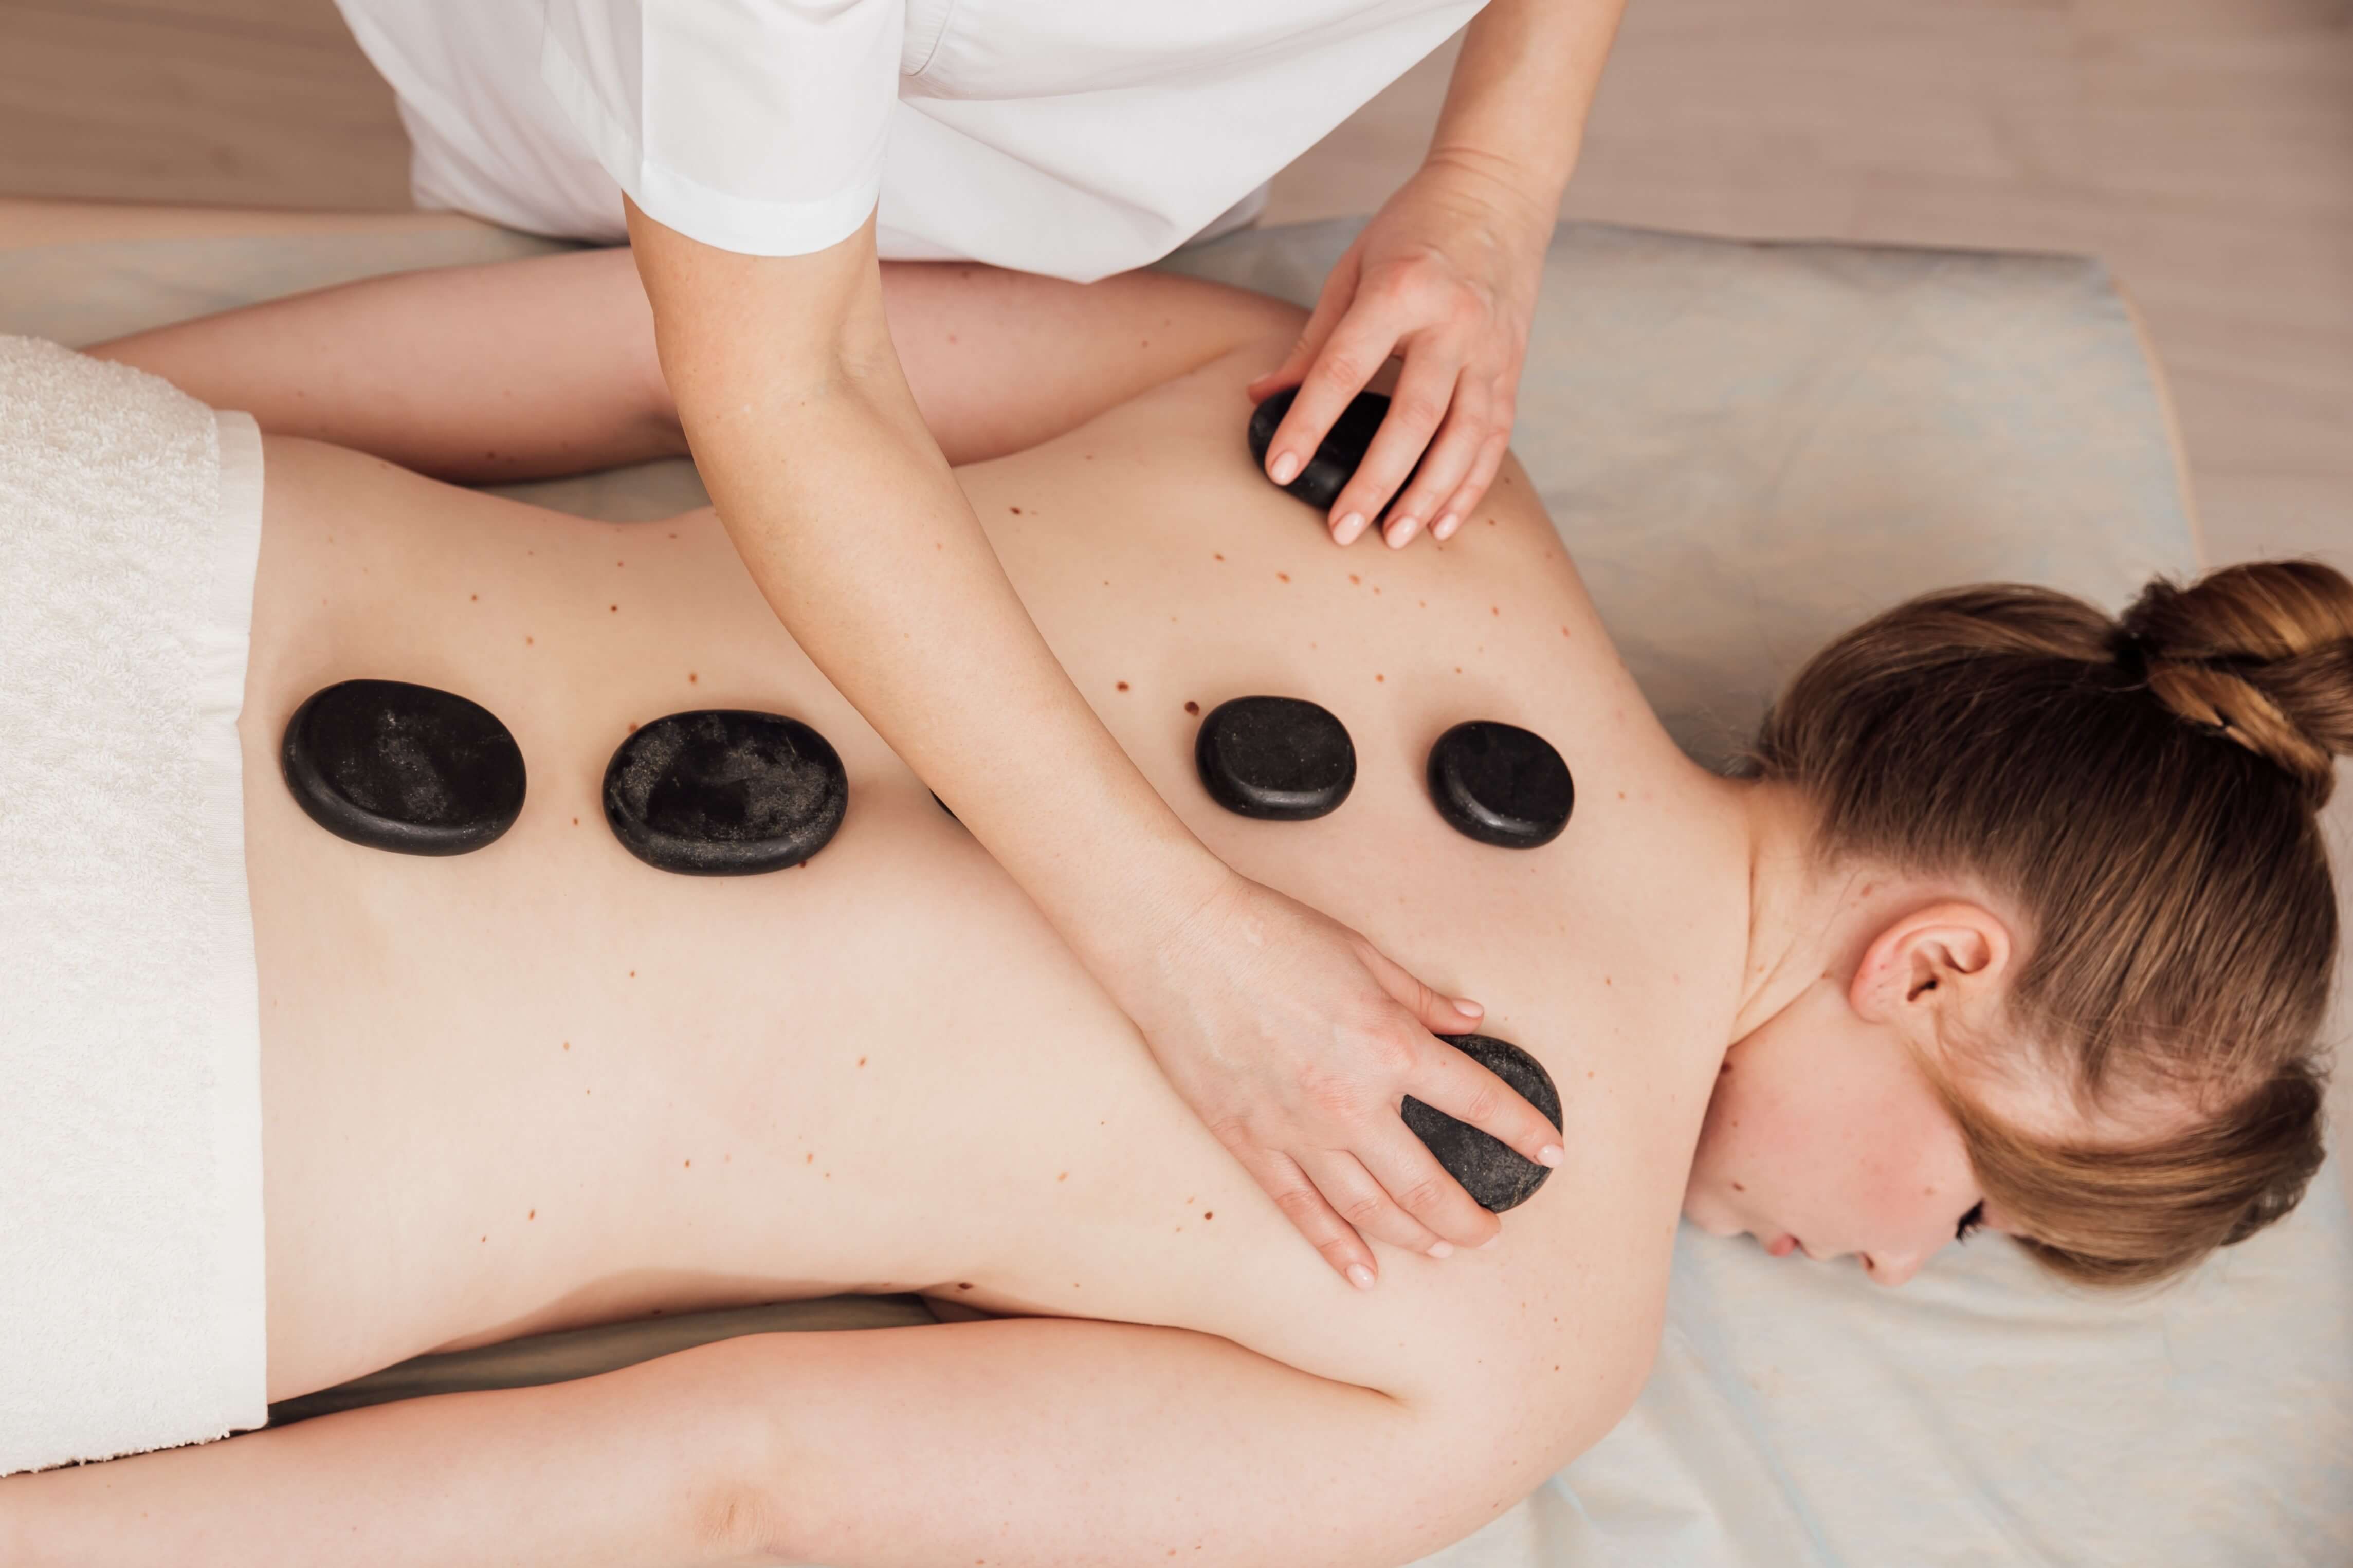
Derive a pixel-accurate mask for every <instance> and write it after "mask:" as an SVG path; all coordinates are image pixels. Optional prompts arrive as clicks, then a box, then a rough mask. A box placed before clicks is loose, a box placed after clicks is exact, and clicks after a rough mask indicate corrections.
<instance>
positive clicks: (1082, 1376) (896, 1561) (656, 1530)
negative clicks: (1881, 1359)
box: [0, 1318, 1567, 1568]
mask: <svg viewBox="0 0 2353 1568" xmlns="http://www.w3.org/2000/svg"><path fill="white" fill-rule="evenodd" d="M1563 1430H1565V1428H1556V1426H1554V1424H1552V1423H1550V1422H1546V1423H1544V1424H1541V1425H1538V1426H1532V1427H1530V1428H1527V1429H1524V1430H1521V1431H1518V1432H1512V1433H1505V1432H1502V1431H1499V1430H1498V1429H1497V1423H1495V1422H1494V1421H1493V1420H1492V1419H1489V1420H1487V1421H1484V1422H1478V1423H1474V1422H1472V1421H1467V1420H1461V1419H1457V1418H1455V1417H1453V1416H1451V1415H1450V1416H1448V1417H1446V1418H1444V1419H1440V1418H1439V1417H1436V1416H1433V1415H1425V1414H1421V1413H1419V1412H1418V1411H1417V1410H1416V1409H1415V1408H1414V1407H1412V1406H1410V1405H1407V1404H1404V1403H1401V1402H1399V1401H1398V1400H1396V1399H1392V1398H1391V1397H1390V1396H1388V1394H1381V1393H1377V1392H1375V1391H1373V1390H1371V1389H1366V1388H1360V1387H1356V1386H1353V1385H1351V1384H1341V1383H1334V1382H1329V1381H1327V1380H1324V1379H1322V1378H1317V1377H1313V1376H1310V1375H1309V1374H1307V1373H1303V1372H1299V1371H1297V1370H1295V1369H1293V1368H1292V1367H1288V1366H1285V1365H1282V1363H1277V1362H1273V1361H1270V1360H1268V1359H1266V1358H1265V1357H1262V1356H1260V1355H1257V1354H1254V1353H1252V1352H1249V1351H1246V1350H1243V1349H1241V1348H1240V1346H1238V1345H1235V1344H1233V1343H1232V1342H1229V1341H1226V1340H1221V1339H1218V1338H1215V1337H1212V1336H1210V1335H1207V1334H1198V1333H1193V1332H1190V1331H1185V1330H1180V1329H1160V1328H1145V1327H1140V1326H1137V1325H1134V1324H1126V1323H1105V1322H1096V1321H1090V1320H1085V1319H1050V1318H1009V1319H1003V1320H999V1321H990V1322H979V1323H956V1324H948V1325H943V1326H941V1327H939V1328H927V1329H882V1330H867V1331H849V1332H834V1333H795V1334H759V1335H752V1336H748V1337H745V1338H743V1339H738V1340H728V1341H722V1342H718V1343H715V1344H709V1345H703V1346H700V1347H698V1348H697V1349H694V1350H691V1351H683V1352H679V1353H678V1354H675V1355H670V1356H664V1357H662V1358H660V1359H659V1360H656V1361H651V1362H647V1363H643V1364H642V1365H638V1366H634V1367H628V1368H624V1369H623V1370H621V1371H619V1372H614V1373H606V1374H604V1375H603V1376H600V1377H593V1378H586V1379H583V1380H581V1381H579V1382H576V1383H567V1384H551V1385H549V1386H546V1387H541V1388H523V1389H506V1390H501V1391H498V1392H495V1393H484V1394H444V1395H441V1396H438V1397H436V1398H430V1399H418V1400H411V1401H406V1402H403V1403H400V1404H395V1405H376V1406H374V1407H372V1408H369V1409H364V1410H353V1411H348V1412H345V1413H344V1414H343V1415H329V1416H322V1417H321V1418H319V1419H318V1420H315V1421H307V1422H304V1423H302V1424H301V1425H300V1426H291V1427H287V1428H284V1429H281V1430H276V1431H267V1432H260V1433H256V1434H253V1435H251V1436H244V1437H237V1438H232V1439H230V1440H229V1441H227V1442H224V1443H209V1444H205V1445H202V1446H199V1447H190V1448H176V1449H172V1450H170V1451H168V1452H165V1453H160V1454H148V1455H142V1456H140V1457H138V1458H129V1459H117V1460H114V1461H112V1462H111V1463H109V1464H104V1465H91V1466H85V1467H82V1468H78V1469H67V1470H51V1471H47V1472H45V1473H43V1474H40V1475H35V1476H17V1477H12V1478H10V1479H7V1480H5V1481H0V1551H5V1552H6V1556H5V1561H6V1562H7V1563H8V1564H9V1568H53V1565H60V1568H61V1565H64V1564H72V1565H73V1568H112V1565H114V1564H122V1565H124V1568H152V1565H153V1564H156V1563H170V1564H172V1565H173V1568H313V1565H315V1564H319V1563H334V1564H336V1565H337V1568H401V1565H404V1564H414V1565H416V1568H470V1565H472V1564H483V1565H485V1568H487V1565H490V1564H501V1565H506V1564H517V1563H525V1564H530V1565H531V1568H558V1565H571V1564H580V1565H589V1564H610V1565H611V1568H688V1565H690V1564H697V1563H712V1564H720V1563H827V1564H828V1565H829V1568H938V1565H939V1564H942V1563H965V1562H986V1563H990V1564H1007V1565H1008V1568H1009V1565H1012V1564H1029V1565H1041V1568H1042V1565H1050V1564H1069V1565H1071V1568H1077V1565H1080V1564H1085V1565H1087V1568H1112V1565H1116V1568H1136V1565H1140V1564H1145V1563H1166V1562H1169V1561H1172V1560H1173V1561H1175V1562H1178V1563H1185V1564H1188V1565H1191V1568H1213V1565H1214V1568H1227V1565H1240V1564H1263V1565H1265V1568H1317V1565H1322V1564H1328V1565H1330V1568H1371V1565H1373V1564H1386V1563H1406V1562H1409V1561H1411V1560H1413V1559H1415V1558H1418V1557H1421V1556H1423V1555H1425V1554H1427V1553H1429V1552H1434V1551H1436V1550H1438V1549H1439V1548H1440V1547H1441V1546H1443V1545H1445V1544H1446V1543H1447V1542H1451V1541H1454V1540H1457V1539H1459V1538H1461V1536H1464V1535H1467V1534H1469V1533H1470V1532H1471V1531H1473V1530H1475V1529H1477V1528H1478V1527H1479V1526H1481V1525H1482V1524H1483V1523H1485V1522H1486V1521H1488V1520H1489V1519H1492V1518H1493V1517H1494V1515H1496V1514H1497V1513H1500V1512H1502V1511H1503V1510H1504V1509H1506V1508H1509V1507H1510V1506H1511V1505H1512V1503H1513V1502H1514V1501H1515V1500H1518V1499H1519V1498H1520V1497H1522V1496H1523V1495H1525V1493H1526V1492H1527V1491H1528V1490H1529V1489H1531V1488H1533V1487H1535V1485H1536V1484H1537V1483H1538V1482H1540V1481H1541V1480H1542V1479H1543V1478H1544V1477H1545V1476H1546V1474H1548V1473H1550V1471H1551V1470H1553V1469H1555V1468H1557V1467H1558V1466H1559V1465H1560V1464H1562V1463H1563V1462H1565V1460H1566V1458H1567V1452H1566V1451H1565V1449H1564V1447H1563V1442H1562V1431H1563Z"/></svg>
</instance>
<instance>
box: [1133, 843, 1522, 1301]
mask: <svg viewBox="0 0 2353 1568" xmlns="http://www.w3.org/2000/svg"><path fill="white" fill-rule="evenodd" d="M1158 955H1159V956H1158V958H1157V961H1156V973H1150V974H1146V975H1142V976H1135V977H1133V978H1132V981H1131V983H1130V984H1123V985H1119V986H1118V987H1117V988H1118V989H1119V990H1121V991H1122V992H1123V993H1124V994H1123V995H1122V997H1121V1002H1122V1005H1124V1006H1125V1007H1126V1008H1127V1010H1128V1012H1129V1014H1130V1016H1132V1017H1134V1020H1135V1022H1136V1024H1137V1026H1139V1027H1140V1028H1141V1029H1142V1030H1143V1031H1144V1034H1145V1038H1146V1040H1147V1041H1148V1042H1149V1043H1150V1045H1151V1047H1152V1050H1153V1053H1154V1055H1155V1057H1156V1058H1158V1060H1159V1063H1160V1066H1161V1070H1162V1071H1163V1072H1164V1073H1166V1075H1167V1078H1168V1079H1169V1081H1170V1083H1172V1084H1173V1085H1175V1087H1176V1091H1177V1092H1178V1093H1179V1094H1181V1095H1182V1096H1184V1098H1185V1099H1186V1100H1187V1102H1188V1103H1189V1104H1190V1105H1191V1106H1192V1107H1193V1110H1195V1112H1196V1113H1197V1114H1198V1115H1199V1116H1200V1118H1201V1120H1202V1121H1203V1122H1204V1123H1205V1124H1206V1125H1207V1126H1208V1129H1209V1131H1211V1132H1212V1133H1213V1134H1215V1135H1216V1137H1217V1138H1218V1140H1219V1142H1221V1143H1223V1144H1225V1146H1226V1147H1227V1148H1228V1149H1229V1150H1230V1151H1231V1152H1233V1154H1234V1156H1235V1158H1237V1159H1238V1160H1240V1162H1241V1163H1242V1166H1243V1168H1244V1169H1246V1170H1248V1171H1249V1172H1250V1175H1251V1176H1252V1178H1254V1179H1255V1180H1256V1181H1257V1182H1258V1184H1259V1185H1260V1186H1261V1187H1263V1188H1265V1189H1266V1191H1267V1193H1268V1194H1269V1195H1270V1196H1271V1197H1272V1198H1273V1199H1274V1201H1275V1203H1276V1204H1277V1205H1280V1206H1281V1208H1282V1212H1283V1213H1284V1214H1285V1215H1288V1216H1289V1217H1290V1219H1291V1223H1292V1224H1293V1225H1294V1226H1298V1227H1299V1230H1300V1233H1301V1234H1302V1235H1303V1236H1304V1237H1307V1239H1308V1240H1309V1241H1310V1242H1311V1243H1313V1244H1314V1247H1315V1249H1316V1250H1317V1251H1318V1252H1320V1253H1322V1254H1323V1255H1324V1260H1325V1261H1326V1262H1328V1263H1330V1264H1331V1266H1332V1267H1333V1268H1334V1269H1335V1270H1336V1271H1337V1272H1339V1273H1340V1274H1341V1275H1342V1276H1343V1277H1345V1278H1346V1279H1348V1280H1349V1281H1350V1282H1351V1283H1352V1284H1354V1285H1356V1286H1357V1287H1358V1288H1359V1289H1371V1288H1372V1286H1373V1283H1374V1280H1375V1278H1376V1276H1377V1263H1376V1262H1375V1259H1374V1257H1373V1252H1372V1248H1371V1247H1370V1246H1369V1245H1368V1244H1367V1242H1366V1237H1379V1238H1380V1239H1381V1240H1383V1241H1386V1242H1388V1243H1389V1244H1391V1245H1392V1246H1396V1247H1405V1248H1407V1249H1408V1250H1409V1251H1413V1252H1421V1253H1433V1254H1434V1255H1435V1256H1438V1257H1441V1258H1442V1257H1444V1256H1446V1254H1447V1253H1448V1251H1450V1250H1451V1248H1452V1247H1480V1246H1483V1245H1485V1244H1486V1243H1487V1242H1489V1241H1492V1240H1493V1239H1494V1237H1496V1235H1497V1234H1498V1232H1499V1231H1500V1229H1501V1226H1502V1222H1501V1221H1499V1220H1498V1219H1497V1218H1496V1217H1495V1215H1493V1214H1492V1213H1490V1212H1489V1211H1487V1210H1486V1209H1483V1208H1482V1207H1480V1206H1479V1205H1478V1203H1477V1202H1476V1201H1475V1200H1473V1199H1472V1196H1471V1194H1469V1193H1467V1192H1465V1191H1463V1189H1462V1186H1461V1183H1459V1182H1457V1181H1456V1180H1455V1179H1454V1178H1453V1177H1452V1176H1451V1175H1450V1174H1448V1173H1447V1171H1446V1169H1445V1167H1444V1166H1442V1165H1440V1163H1438V1161H1437V1158H1436V1157H1435V1156H1433V1155H1432V1154H1431V1153H1430V1150H1429V1148H1428V1147H1427V1146H1425V1145H1424V1144H1423V1143H1422V1142H1421V1140H1420V1139H1419V1138H1417V1137H1415V1136H1414V1134H1413V1132H1412V1131H1411V1130H1410V1129H1409V1128H1408V1127H1407V1126H1406V1124H1405V1122H1404V1121H1403V1120H1402V1119H1401V1118H1400V1116H1399V1114H1398V1105H1399V1101H1400V1100H1402V1099H1403V1098H1404V1097H1405V1096H1406V1095H1409V1094H1410V1095H1411V1096H1413V1097H1414V1098H1415V1099H1416V1100H1420V1101H1422V1102H1423V1103H1424V1104H1426V1105H1429V1106H1431V1107H1433V1108H1434V1109H1436V1110H1442V1111H1444V1112H1445V1113H1446V1114H1447V1115H1449V1116H1451V1117H1454V1118H1455V1119H1456V1120H1458V1121H1466V1122H1469V1123H1470V1124H1471V1125H1472V1126H1474V1127H1477V1128H1479V1129H1480V1130H1481V1131H1485V1132H1487V1133H1489V1134H1491V1135H1493V1137H1495V1138H1497V1139H1499V1140H1501V1141H1502V1142H1504V1143H1505V1144H1507V1145H1509V1146H1510V1147H1512V1148H1514V1149H1516V1150H1518V1151H1519V1152H1521V1153H1523V1154H1525V1155H1526V1156H1527V1157H1528V1158H1529V1159H1531V1160H1536V1161H1538V1162H1539V1163H1544V1164H1547V1165H1556V1164H1558V1163H1560V1152H1559V1140H1560V1132H1559V1131H1558V1130H1557V1129H1556V1128H1555V1127H1554V1126H1553V1124H1552V1123H1551V1122H1550V1121H1546V1119H1545V1116H1544V1114H1543V1112H1541V1111H1539V1110H1536V1108H1535V1106H1533V1105H1531V1104H1529V1103H1528V1102H1527V1100H1525V1099H1523V1098H1522V1097H1521V1096H1520V1094H1519V1093H1518V1091H1516V1090H1514V1089H1512V1088H1511V1086H1510V1085H1508V1084H1506V1083H1504V1080H1503V1079H1499V1078H1497V1077H1496V1076H1495V1075H1494V1074H1493V1073H1491V1072H1489V1071H1488V1070H1487V1069H1486V1068H1483V1067H1481V1066H1480V1065H1479V1064H1478V1063H1477V1062H1475V1061H1473V1060H1472V1059H1471V1058H1469V1057H1467V1056H1464V1055H1463V1054H1462V1053H1461V1051H1458V1050H1456V1049H1455V1048H1454V1047H1452V1046H1450V1045H1448V1044H1446V1043H1445V1042H1444V1041H1442V1040H1440V1039H1439V1038H1437V1037H1436V1036H1437V1033H1445V1034H1461V1033H1464V1032H1465V1031H1467V1030H1470V1029H1472V1028H1474V1027H1476V1026H1477V1025H1478V1022H1479V1018H1480V1010H1479V1008H1478V1005H1477V1004H1475V1003H1458V1002H1456V1001H1455V1000H1454V999H1453V998H1451V997H1448V996H1443V995H1440V994H1438V993H1437V992H1435V991H1432V990H1431V989H1430V987H1429V986H1427V985H1425V984H1422V983H1421V982H1420V981H1419V980H1417V979H1415V978H1414V977H1413V976H1412V975H1411V974H1409V973H1406V971H1404V970H1403V969H1401V968H1399V967H1398V965H1397V964H1396V963H1391V962H1390V961H1389V960H1388V958H1387V957H1385V956H1383V955H1382V953H1381V952H1380V951H1379V950H1378V949H1377V948H1375V947H1374V946H1373V944H1372V943H1371V942H1366V940H1365V939H1364V938H1363V937H1362V936H1359V935H1358V934H1357V933H1356V932H1355V931H1350V930H1349V929H1348V928H1347V927H1345V926H1343V925H1341V924H1339V923H1338V922H1337V921H1332V920H1329V919H1327V918H1325V917H1324V916H1323V915H1320V914H1318V913H1316V912H1315V911H1314V910H1311V909H1309V908H1307V907H1306V906H1305V905H1303V904H1301V903H1298V902H1297V901H1295V900H1292V899H1288V898H1285V897H1284V896H1283V895H1282V894H1281V893H1278V892H1275V891H1274V890H1273V889H1270V888H1266V887H1263V886H1261V885H1260V884H1259V883H1256V882H1253V881H1250V879H1247V878H1244V877H1241V876H1240V875H1237V874H1230V873H1229V877H1228V879H1227V880H1226V881H1225V882H1224V884H1223V885H1222V886H1221V887H1220V888H1219V890H1218V892H1217V893H1216V894H1215V895H1214V896H1213V897H1212V898H1210V899H1209V900H1208V902H1206V903H1204V904H1203V905H1201V906H1200V907H1199V908H1198V909H1197V910H1194V911H1193V912H1192V913H1191V915H1190V916H1189V917H1187V919H1186V920H1185V921H1183V923H1182V924H1181V925H1180V926H1179V927H1178V929H1177V930H1176V931H1175V932H1174V933H1173V934H1171V935H1170V936H1169V937H1168V938H1167V939H1166V940H1165V941H1164V942H1160V943H1159V944H1158ZM1433 1031H1435V1032H1436V1033H1434V1032H1433Z"/></svg>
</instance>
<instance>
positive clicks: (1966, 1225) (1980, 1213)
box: [1953, 1199, 1985, 1241]
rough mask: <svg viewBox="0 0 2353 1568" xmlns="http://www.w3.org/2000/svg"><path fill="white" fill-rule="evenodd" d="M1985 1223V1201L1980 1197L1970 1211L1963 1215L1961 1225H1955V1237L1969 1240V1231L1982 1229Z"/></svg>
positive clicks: (1959, 1239) (1958, 1239)
mask: <svg viewBox="0 0 2353 1568" xmlns="http://www.w3.org/2000/svg"><path fill="white" fill-rule="evenodd" d="M1984 1225H1985V1202H1984V1200H1983V1199H1979V1200H1978V1203H1977V1205H1975V1206H1974V1207H1972V1208H1971V1209H1970V1210H1969V1212H1968V1213H1967V1214H1965V1215H1962V1216H1961V1223H1960V1224H1959V1226H1957V1227H1955V1229H1954V1231H1953V1239H1954V1240H1955V1241H1967V1240H1968V1238H1969V1233H1970V1232H1971V1231H1974V1230H1978V1229H1980V1228H1981V1227H1983V1226H1984Z"/></svg>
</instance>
